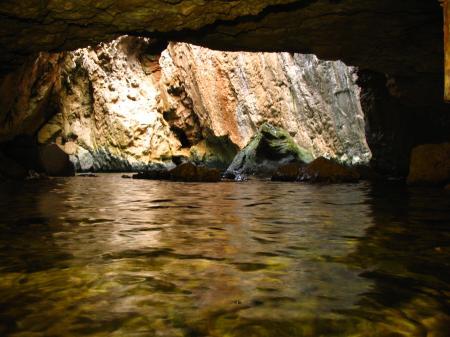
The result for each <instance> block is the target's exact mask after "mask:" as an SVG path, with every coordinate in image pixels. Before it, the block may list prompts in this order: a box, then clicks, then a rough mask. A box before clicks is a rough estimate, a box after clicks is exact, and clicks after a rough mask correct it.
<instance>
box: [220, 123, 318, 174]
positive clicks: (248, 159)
mask: <svg viewBox="0 0 450 337" xmlns="http://www.w3.org/2000/svg"><path fill="white" fill-rule="evenodd" d="M312 159H313V156H312V154H311V153H309V152H308V151H306V150H305V149H302V148H301V147H299V146H298V145H297V144H296V143H295V141H294V140H293V139H292V137H291V136H290V135H289V133H288V132H287V131H285V130H283V129H281V128H279V127H275V126H273V125H271V124H268V123H265V124H263V125H262V126H261V127H260V129H259V131H258V132H257V133H256V135H255V136H254V137H253V138H252V139H251V141H250V143H249V144H248V145H247V146H246V147H245V148H244V149H243V150H242V151H241V152H239V153H238V154H237V156H236V157H235V158H234V160H233V162H232V163H231V165H230V166H229V167H228V169H227V171H226V173H225V176H226V177H229V178H231V177H233V176H241V175H261V176H264V175H271V174H272V173H273V172H274V171H275V170H276V169H277V168H278V167H280V166H282V165H285V164H289V163H308V162H310V161H311V160H312Z"/></svg>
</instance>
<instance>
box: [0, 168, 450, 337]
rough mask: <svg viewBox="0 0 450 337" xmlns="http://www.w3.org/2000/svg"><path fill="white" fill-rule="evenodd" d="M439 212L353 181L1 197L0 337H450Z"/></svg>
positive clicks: (447, 238) (91, 187)
mask: <svg viewBox="0 0 450 337" xmlns="http://www.w3.org/2000/svg"><path fill="white" fill-rule="evenodd" d="M449 209H450V199H449V195H448V194H447V195H446V194H445V193H444V192H441V191H429V190H409V191H408V190H403V189H401V188H399V187H391V188H378V187H376V186H375V187H372V186H369V185H365V184H360V185H332V186H311V185H301V184H289V183H286V184H283V183H271V182H256V181H255V182H247V183H243V184H237V183H220V184H183V183H170V182H152V181H134V180H125V179H121V178H120V177H119V176H117V175H102V176H100V177H98V178H95V179H94V178H81V177H77V178H68V179H54V180H49V181H38V182H28V183H23V184H3V185H0V335H1V336H170V337H172V336H189V337H191V336H211V337H216V336H217V337H219V336H220V337H238V336H239V337H252V336H276V337H282V336H286V337H287V336H289V337H295V336H391V337H394V336H433V337H439V336H443V337H444V336H448V335H449V331H450V330H449V327H450V300H449V299H450V285H449V284H450V266H449V264H450V259H449V257H450V212H449Z"/></svg>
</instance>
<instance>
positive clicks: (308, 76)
mask: <svg viewBox="0 0 450 337" xmlns="http://www.w3.org/2000/svg"><path fill="white" fill-rule="evenodd" d="M160 63H161V71H162V80H161V81H162V83H163V84H164V86H165V87H169V88H177V90H169V91H170V92H169V93H167V92H166V93H165V92H164V90H163V89H162V90H161V91H162V94H161V103H160V110H161V111H166V112H167V113H168V114H169V112H170V114H173V115H174V116H171V117H170V118H171V120H172V121H173V120H174V119H175V118H178V119H177V123H179V124H177V125H176V127H177V128H181V129H183V130H184V129H188V128H189V127H188V126H184V125H190V124H192V125H194V126H192V128H197V129H201V130H204V129H205V128H206V129H208V130H210V131H211V133H212V134H213V135H214V136H215V137H229V139H230V141H231V142H233V143H234V144H236V145H237V146H238V147H239V148H241V149H242V148H243V147H244V146H246V144H248V142H249V141H250V138H251V137H252V136H253V135H254V134H255V132H256V131H257V129H258V127H259V126H260V125H261V124H263V123H264V122H269V123H271V124H273V125H276V126H279V127H282V128H284V129H285V130H287V131H288V132H289V133H290V134H291V135H292V137H293V138H294V139H295V141H296V142H297V144H299V145H301V146H302V147H304V148H305V149H307V150H308V151H309V152H311V153H312V154H313V155H314V156H315V157H318V156H327V157H330V158H336V159H338V160H339V161H342V162H346V163H349V164H357V163H368V162H369V160H370V158H371V153H370V149H369V147H368V145H367V142H366V139H365V123H364V114H363V112H362V109H361V105H360V103H359V102H360V99H359V90H360V89H359V87H358V86H357V85H356V78H357V77H356V74H355V69H354V68H352V67H347V66H346V65H345V64H344V63H342V62H338V61H337V62H330V61H321V60H319V59H317V58H316V57H315V56H313V55H300V54H290V53H245V52H221V51H214V50H210V49H207V48H202V47H198V46H193V45H188V44H183V43H172V44H169V46H168V48H167V50H166V51H164V52H163V53H162V56H161V61H160ZM170 93H172V94H170ZM182 97H187V98H189V102H190V103H189V104H186V102H185V100H184V99H182ZM176 116H178V117H176ZM192 116H194V117H195V118H194V117H192ZM195 125H197V126H195ZM193 130H194V129H193ZM190 132H191V131H190ZM190 134H191V133H190ZM190 134H186V137H187V138H188V139H189V140H190V141H191V139H192V137H191V136H190ZM194 138H195V137H194Z"/></svg>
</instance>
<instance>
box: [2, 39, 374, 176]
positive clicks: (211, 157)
mask: <svg viewBox="0 0 450 337" xmlns="http://www.w3.org/2000/svg"><path fill="white" fill-rule="evenodd" d="M158 48H159V45H158V43H157V42H155V41H153V40H149V39H146V38H136V37H121V38H119V39H117V40H115V41H113V42H111V43H103V44H100V45H98V46H95V47H89V48H85V49H80V50H77V51H74V52H69V53H63V54H56V55H47V54H42V55H41V56H40V57H39V58H38V59H37V61H36V62H35V63H34V64H32V65H30V66H29V67H28V68H27V67H23V68H21V69H19V70H18V71H17V72H16V73H14V74H11V75H10V77H9V78H10V81H12V80H15V81H16V83H18V84H20V85H19V86H18V87H17V89H16V90H15V91H13V92H11V91H8V88H9V87H8V86H7V85H6V84H5V85H4V86H3V89H4V90H3V91H0V93H1V95H0V98H1V100H2V101H5V102H7V103H9V105H4V106H5V108H4V110H3V111H2V113H1V116H3V118H9V120H10V121H11V122H10V123H9V124H8V123H4V124H2V125H3V129H1V130H0V136H1V137H2V139H4V140H10V139H13V138H14V137H15V136H17V135H21V134H27V135H31V136H32V135H34V134H35V133H36V132H37V131H39V132H38V137H37V138H38V140H39V143H41V144H47V143H55V142H56V143H58V144H60V145H61V146H63V147H64V149H65V151H66V153H68V154H69V155H71V159H72V161H73V162H74V163H75V165H76V168H77V169H78V170H82V171H87V170H97V171H110V170H116V171H126V170H142V169H145V168H146V166H148V165H150V164H152V163H164V162H167V161H168V162H169V163H170V160H171V159H172V158H176V157H180V156H181V157H185V158H190V159H191V160H192V161H194V162H197V163H198V164H206V165H208V166H212V167H217V168H220V169H225V168H226V167H227V166H228V165H229V164H230V163H231V161H232V160H233V158H234V156H235V155H236V153H237V152H238V151H239V150H240V149H242V148H243V147H245V146H246V145H247V143H248V142H249V141H250V139H251V137H252V136H253V135H254V134H255V133H256V131H257V130H258V128H259V127H260V125H262V124H263V123H265V122H270V123H272V124H274V125H276V126H279V127H282V128H284V129H286V130H287V131H288V132H289V134H290V135H292V137H293V138H294V140H295V142H296V143H297V144H298V145H300V146H302V147H303V148H305V149H306V150H307V151H308V152H310V153H311V154H312V155H313V156H314V157H318V156H326V157H330V158H335V159H337V160H339V161H342V162H347V163H353V164H357V163H367V162H368V161H369V159H370V150H369V148H368V146H367V143H366V141H365V135H364V132H365V130H364V118H363V113H362V110H361V105H360V103H359V87H358V86H357V85H356V84H355V81H356V75H355V69H354V68H351V67H347V66H345V65H344V64H343V63H342V62H338V61H337V62H330V61H320V60H318V59H317V58H316V57H314V56H312V55H299V54H289V53H280V54H276V53H238V52H218V51H212V50H209V49H206V48H202V47H196V46H192V45H188V44H184V43H177V44H174V43H171V44H170V45H169V47H168V48H167V49H166V50H165V51H163V52H162V54H161V55H159V54H158V50H159V49H158ZM42 64H46V66H45V67H44V66H43V65H42ZM45 70H47V72H49V73H47V72H46V71H45ZM27 71H31V76H27ZM30 118H31V119H32V120H33V121H35V122H34V123H28V124H27V122H26V121H27V119H30ZM8 125H10V126H8Z"/></svg>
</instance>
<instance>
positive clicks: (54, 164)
mask: <svg viewBox="0 0 450 337" xmlns="http://www.w3.org/2000/svg"><path fill="white" fill-rule="evenodd" d="M39 155H40V162H41V165H42V167H43V169H44V171H45V172H46V173H47V174H48V175H49V176H53V177H71V176H74V175H75V167H74V166H73V164H72V162H71V161H70V159H69V155H68V154H67V153H65V152H64V151H63V150H62V149H61V148H60V147H59V146H58V145H56V144H49V145H46V146H43V147H41V148H40V150H39Z"/></svg>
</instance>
